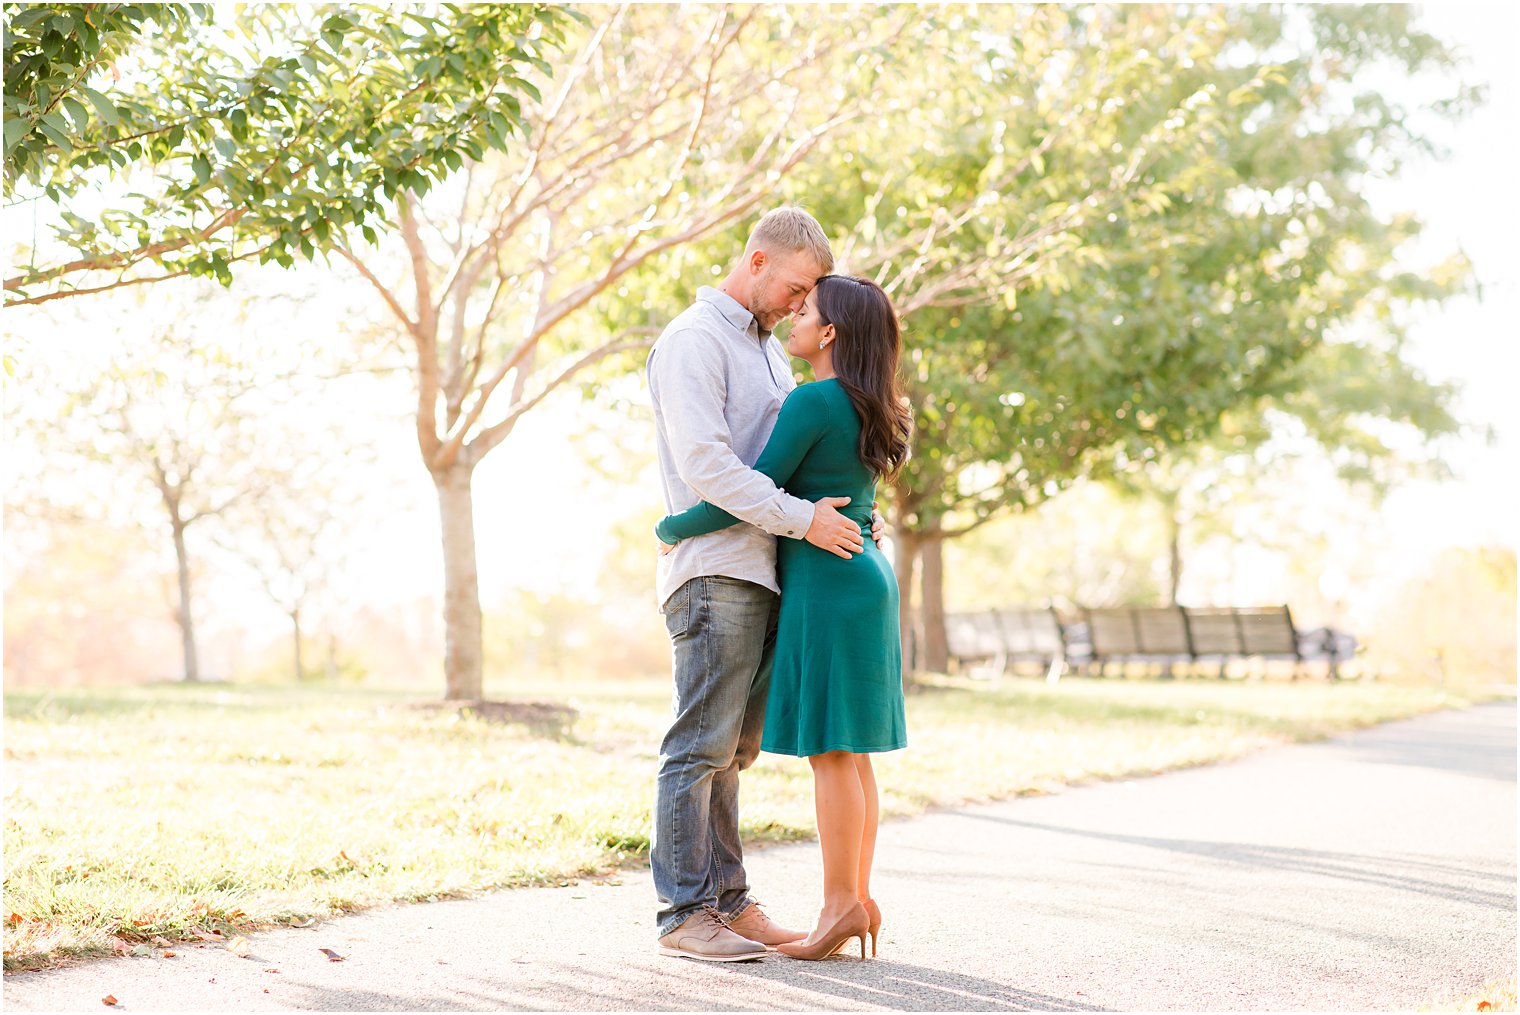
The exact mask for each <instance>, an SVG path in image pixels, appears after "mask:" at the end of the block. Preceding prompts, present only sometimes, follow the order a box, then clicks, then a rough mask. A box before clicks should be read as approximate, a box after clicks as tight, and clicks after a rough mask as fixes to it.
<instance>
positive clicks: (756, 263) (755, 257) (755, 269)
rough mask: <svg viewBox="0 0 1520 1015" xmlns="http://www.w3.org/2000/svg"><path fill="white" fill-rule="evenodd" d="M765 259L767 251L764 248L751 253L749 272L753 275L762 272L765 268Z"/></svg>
mask: <svg viewBox="0 0 1520 1015" xmlns="http://www.w3.org/2000/svg"><path fill="white" fill-rule="evenodd" d="M765 261H766V257H765V251H763V250H757V251H755V252H754V253H753V254H751V255H749V273H750V274H751V275H758V274H760V273H761V272H762V271H764V270H765Z"/></svg>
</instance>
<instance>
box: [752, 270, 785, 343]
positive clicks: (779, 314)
mask: <svg viewBox="0 0 1520 1015" xmlns="http://www.w3.org/2000/svg"><path fill="white" fill-rule="evenodd" d="M769 282H770V272H769V271H765V272H762V273H761V274H760V277H759V278H758V279H756V280H755V284H754V287H753V288H751V289H750V296H749V312H750V313H752V314H754V315H755V322H756V323H757V324H758V325H759V326H760V330H761V331H770V330H771V329H772V328H774V327H775V326H776V325H778V324H780V323H781V321H782V320H783V319H784V318H785V317H786V315H787V314H789V313H791V311H790V310H789V309H788V308H787V307H785V306H780V307H773V306H771V305H769V304H767V303H766V302H764V301H765V296H764V293H765V287H766V285H767V283H769ZM766 318H770V320H769V322H767V320H766Z"/></svg>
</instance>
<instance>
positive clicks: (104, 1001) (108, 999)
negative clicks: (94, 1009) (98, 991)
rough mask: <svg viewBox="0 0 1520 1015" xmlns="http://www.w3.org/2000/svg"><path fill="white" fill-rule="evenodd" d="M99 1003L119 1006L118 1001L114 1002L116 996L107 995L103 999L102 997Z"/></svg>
mask: <svg viewBox="0 0 1520 1015" xmlns="http://www.w3.org/2000/svg"><path fill="white" fill-rule="evenodd" d="M100 1003H101V1004H120V1003H121V1002H120V1001H118V1000H116V995H115V994H107V995H106V996H105V997H103V998H101V999H100Z"/></svg>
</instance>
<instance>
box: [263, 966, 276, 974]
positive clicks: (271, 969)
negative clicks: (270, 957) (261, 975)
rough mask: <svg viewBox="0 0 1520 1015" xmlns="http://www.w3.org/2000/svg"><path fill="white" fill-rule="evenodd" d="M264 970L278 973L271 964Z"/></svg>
mask: <svg viewBox="0 0 1520 1015" xmlns="http://www.w3.org/2000/svg"><path fill="white" fill-rule="evenodd" d="M264 972H266V973H278V972H279V970H278V969H276V968H274V967H273V966H270V967H269V968H268V969H266V970H264Z"/></svg>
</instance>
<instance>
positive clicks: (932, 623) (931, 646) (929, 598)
mask: <svg viewBox="0 0 1520 1015" xmlns="http://www.w3.org/2000/svg"><path fill="white" fill-rule="evenodd" d="M944 547H945V541H944V540H943V539H936V538H932V537H931V538H928V539H925V540H924V544H923V547H922V548H921V550H920V551H919V553H920V555H921V557H922V558H923V565H922V573H921V574H920V576H919V587H920V589H921V591H922V593H923V595H922V597H921V598H920V609H919V612H920V614H921V618H922V620H921V625H920V626H921V627H922V629H923V632H924V640H923V652H922V658H921V660H920V664H921V668H922V669H925V670H928V671H929V672H930V673H944V672H946V671H948V670H949V669H950V639H949V637H948V636H947V635H946V633H945V557H944Z"/></svg>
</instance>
